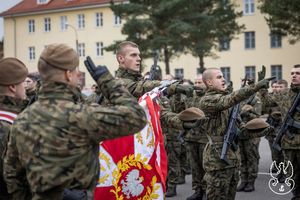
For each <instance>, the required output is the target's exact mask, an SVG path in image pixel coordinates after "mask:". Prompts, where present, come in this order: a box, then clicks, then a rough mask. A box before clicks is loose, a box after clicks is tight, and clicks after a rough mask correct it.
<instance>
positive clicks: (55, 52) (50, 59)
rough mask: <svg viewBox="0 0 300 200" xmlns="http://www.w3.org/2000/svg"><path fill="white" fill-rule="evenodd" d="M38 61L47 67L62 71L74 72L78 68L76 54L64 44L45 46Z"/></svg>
mask: <svg viewBox="0 0 300 200" xmlns="http://www.w3.org/2000/svg"><path fill="white" fill-rule="evenodd" d="M40 59H41V60H43V61H45V62H46V63H47V64H48V65H50V66H52V67H54V68H59V69H62V70H71V71H72V70H74V69H75V68H76V67H78V66H79V56H78V54H77V52H76V51H75V50H74V49H72V48H71V47H69V46H68V45H66V44H50V45H47V46H46V48H45V49H44V51H43V52H42V54H41V56H40Z"/></svg>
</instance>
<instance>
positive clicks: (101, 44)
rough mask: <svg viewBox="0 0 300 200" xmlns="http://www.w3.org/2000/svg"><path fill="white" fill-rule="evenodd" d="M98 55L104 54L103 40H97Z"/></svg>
mask: <svg viewBox="0 0 300 200" xmlns="http://www.w3.org/2000/svg"><path fill="white" fill-rule="evenodd" d="M96 55H97V56H103V42H96Z"/></svg>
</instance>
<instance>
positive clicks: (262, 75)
mask: <svg viewBox="0 0 300 200" xmlns="http://www.w3.org/2000/svg"><path fill="white" fill-rule="evenodd" d="M257 75H258V81H261V80H263V79H264V78H265V76H266V67H265V66H264V65H263V66H262V67H261V71H259V72H257Z"/></svg>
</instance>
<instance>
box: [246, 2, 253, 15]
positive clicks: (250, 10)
mask: <svg viewBox="0 0 300 200" xmlns="http://www.w3.org/2000/svg"><path fill="white" fill-rule="evenodd" d="M254 11H255V4H254V0H244V14H245V15H250V14H253V13H254Z"/></svg>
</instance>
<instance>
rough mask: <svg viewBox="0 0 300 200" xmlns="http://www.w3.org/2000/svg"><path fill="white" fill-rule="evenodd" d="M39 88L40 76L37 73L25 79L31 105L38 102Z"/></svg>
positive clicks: (30, 74)
mask: <svg viewBox="0 0 300 200" xmlns="http://www.w3.org/2000/svg"><path fill="white" fill-rule="evenodd" d="M39 87H40V75H39V74H38V73H37V72H34V73H29V74H28V76H27V78H26V79H25V89H26V95H27V98H28V100H29V104H32V103H33V102H35V101H36V100H37V91H38V88H39Z"/></svg>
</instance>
